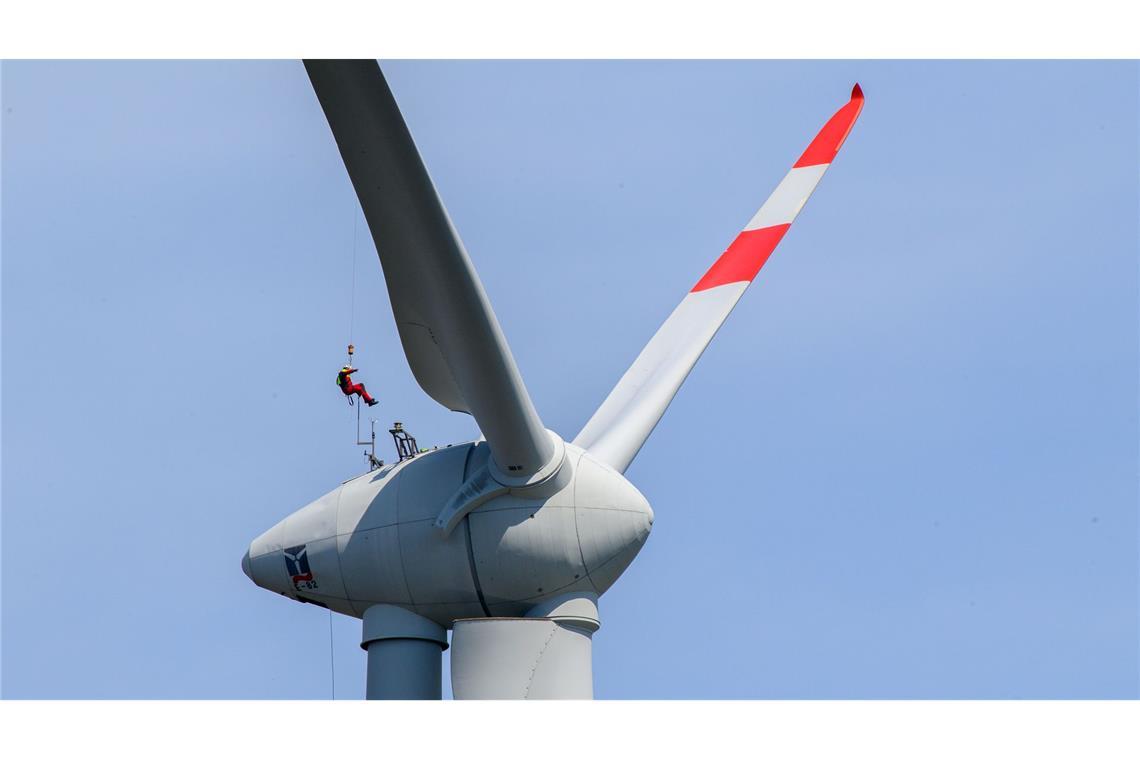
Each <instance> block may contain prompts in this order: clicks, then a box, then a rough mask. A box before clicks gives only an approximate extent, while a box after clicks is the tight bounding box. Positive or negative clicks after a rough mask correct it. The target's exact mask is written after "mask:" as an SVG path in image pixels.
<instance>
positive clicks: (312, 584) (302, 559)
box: [283, 544, 317, 591]
mask: <svg viewBox="0 0 1140 760" xmlns="http://www.w3.org/2000/svg"><path fill="white" fill-rule="evenodd" d="M283 553H284V555H285V572H287V573H289V576H290V577H291V578H292V579H293V588H295V589H296V590H297V591H302V590H310V591H311V590H312V589H315V588H317V582H316V581H315V580H313V571H312V570H311V569H310V568H309V555H308V553H307V552H306V551H305V544H301V545H300V546H293V547H290V548H288V549H285V550H283Z"/></svg>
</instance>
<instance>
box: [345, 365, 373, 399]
mask: <svg viewBox="0 0 1140 760" xmlns="http://www.w3.org/2000/svg"><path fill="white" fill-rule="evenodd" d="M355 371H356V368H355V367H353V366H351V365H349V364H346V365H344V366H343V367H341V369H340V372H337V373H336V384H337V385H339V386H340V390H341V393H343V394H344V395H346V396H348V403H350V404H351V403H352V394H354V393H355V394H356V395H357V396H360V397H361V398H362V399H364V403H366V404H368V405H369V406H375V405H376V403H377V402H376V399H374V398H372V397H371V396H369V395H368V391H367V390H365V388H364V383H354V382H352V378H351V377H349V375H351V374H352V373H353V372H355Z"/></svg>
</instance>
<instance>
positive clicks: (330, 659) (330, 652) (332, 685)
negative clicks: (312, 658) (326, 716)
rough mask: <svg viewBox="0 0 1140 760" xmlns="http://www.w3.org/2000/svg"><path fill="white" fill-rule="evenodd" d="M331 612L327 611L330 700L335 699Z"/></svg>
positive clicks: (334, 662)
mask: <svg viewBox="0 0 1140 760" xmlns="http://www.w3.org/2000/svg"><path fill="white" fill-rule="evenodd" d="M332 616H333V612H332V609H331V608H330V609H329V681H330V686H329V689H330V694H331V696H330V699H336V661H335V660H334V659H333V621H332Z"/></svg>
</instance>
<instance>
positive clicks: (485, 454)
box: [242, 441, 653, 627]
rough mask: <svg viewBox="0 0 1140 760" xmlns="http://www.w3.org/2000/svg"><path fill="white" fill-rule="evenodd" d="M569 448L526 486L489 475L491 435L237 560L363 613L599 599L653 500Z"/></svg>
mask: <svg viewBox="0 0 1140 760" xmlns="http://www.w3.org/2000/svg"><path fill="white" fill-rule="evenodd" d="M558 443H559V445H560V446H561V445H563V444H561V442H560V441H559V442H558ZM564 446H565V455H564V458H563V460H562V464H561V468H560V469H559V471H558V473H557V475H555V476H552V477H551V478H549V480H547V481H546V482H544V483H541V484H539V485H532V486H529V487H522V488H520V487H517V486H516V487H513V488H511V487H508V486H505V485H502V484H501V483H500V482H499V481H497V480H493V479H492V478H490V477H488V476H487V475H486V473H487V472H488V471H490V472H497V471H496V470H495V468H494V462H491V461H488V460H489V455H490V449H489V447H488V446H487V444H486V443H485V442H474V443H465V444H459V445H455V446H449V447H447V448H444V449H438V450H435V451H431V452H427V453H424V454H420V455H419V456H416V457H415V458H413V459H408V460H405V461H403V462H398V463H396V464H392V465H388V466H386V467H383V468H381V469H379V470H375V471H373V472H370V473H368V474H366V475H361V476H359V477H357V478H353V479H351V480H348V481H345V482H344V483H343V484H341V486H340V487H339V488H337V489H336V490H334V491H332V492H330V493H328V494H326V495H324V496H322V497H321V498H319V499H317V500H316V501H314V502H313V503H311V504H309V505H308V506H306V507H304V508H302V509H300V510H298V511H296V512H294V513H293V514H292V515H290V516H289V517H287V518H285V519H284V520H282V521H281V522H279V523H278V524H277V525H275V526H274V527H273V528H271V529H270V530H268V531H267V532H265V533H264V534H262V535H261V536H260V537H258V538H257V539H255V540H254V541H253V543H252V544H251V545H250V548H249V551H248V552H247V554H246V556H245V557H243V558H242V569H243V570H244V571H245V572H246V574H247V575H248V576H249V577H250V578H251V579H252V580H253V582H254V583H256V584H257V585H259V586H261V587H263V588H267V589H270V590H272V591H277V592H279V593H281V594H284V595H285V596H288V597H290V598H292V599H295V600H297V601H301V602H310V603H315V604H319V605H322V606H325V607H329V608H331V609H332V610H335V611H336V612H341V613H344V614H346V615H352V616H354V617H361V616H363V614H364V611H365V610H366V609H367V608H368V607H371V606H373V605H375V604H392V605H399V606H401V607H404V608H406V609H409V610H411V611H413V612H415V613H417V614H419V615H422V616H424V617H426V618H428V619H430V620H433V621H435V622H437V623H439V624H440V625H443V626H445V627H450V626H451V624H452V621H454V620H457V619H459V618H470V617H485V616H488V615H490V616H494V617H513V616H521V615H523V614H524V613H525V612H526V611H527V610H528V609H530V608H531V607H533V606H534V605H536V604H538V603H540V602H542V601H545V600H547V599H550V598H552V597H556V596H560V595H563V594H567V593H572V592H588V593H594V594H598V595H601V594H602V593H604V592H605V591H606V590H607V589H609V587H610V586H611V585H613V583H614V581H616V580H617V578H618V576H620V575H621V574H622V572H623V571H624V570H625V569H626V568H627V567H628V566H629V564H630V562H632V561H633V558H634V557H635V556H637V553H638V551H639V550H640V549H641V547H642V546H643V545H644V544H645V540H646V539H647V538H648V537H649V531H650V528H651V527H652V525H653V510H652V509H651V508H650V506H649V503H648V502H647V501H646V500H645V497H644V496H642V495H641V493H640V492H639V491H638V490H637V489H636V488H635V487H634V486H633V485H632V484H631V483H630V482H629V481H628V480H626V479H625V477H624V476H623V475H622V474H621V473H619V472H617V471H616V470H614V469H613V468H612V467H609V466H608V465H606V464H603V463H602V462H600V461H598V460H597V459H595V458H593V457H591V456H590V454H589V453H588V452H585V451H584V450H583V449H581V448H579V447H577V446H574V445H572V444H564ZM480 476H482V478H481V479H480ZM487 483H490V484H491V486H492V487H493V488H492V489H491V490H488V488H487V485H486V484H487ZM473 484H475V485H474V486H473ZM479 488H482V492H481V495H479V493H478V491H479ZM473 492H476V498H475V499H474V500H473V501H472V500H470V499H468V495H470V494H471V493H473ZM464 499H468V500H467V506H466V507H465V508H463V509H458V510H457V505H459V506H462V504H463V502H464ZM475 503H477V506H473V507H472V506H471V504H475ZM449 510H450V511H449ZM447 515H450V516H451V517H450V520H445V517H446V516H447ZM445 522H446V523H448V524H447V525H445V524H444V523H445Z"/></svg>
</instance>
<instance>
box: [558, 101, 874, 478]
mask: <svg viewBox="0 0 1140 760" xmlns="http://www.w3.org/2000/svg"><path fill="white" fill-rule="evenodd" d="M862 108H863V91H862V90H861V89H860V88H859V85H855V88H854V89H853V90H852V92H851V100H850V101H849V102H848V103H847V104H846V105H845V106H843V107H842V108H840V109H839V110H838V111H837V112H836V113H835V115H834V116H832V117H831V119H830V121H828V122H827V124H825V125H824V127H823V129H821V130H820V131H819V134H817V135H816V137H815V139H814V140H812V142H811V145H809V146H808V148H807V150H805V151H804V153H803V155H801V156H800V158H799V160H798V161H796V163H795V164H794V165H793V167H792V170H791V171H790V172H788V174H787V175H786V176H785V177H784V179H783V181H782V182H780V184H779V185H778V186H777V187H776V189H775V190H774V191H773V192H772V195H771V196H769V198H768V200H767V201H765V202H764V205H763V206H761V207H760V210H759V211H757V212H756V215H755V216H753V217H752V221H750V222H749V223H748V225H747V226H746V227H745V228H744V230H743V231H742V232H741V233H740V234H739V235H738V236H737V237H736V239H735V240H734V241H733V242H732V245H730V246H729V247H728V250H726V251H725V252H724V253H723V254H722V255H721V257H720V258H719V259H717V261H716V263H715V264H713V265H712V267H711V268H710V269H709V270H708V271H707V272H706V273H705V275H704V277H702V278H701V279H700V280H699V281H698V282H697V284H696V285H694V286H693V289H692V290H691V291H690V292H689V294H688V295H687V296H685V298H684V299H683V300H682V301H681V303H680V305H679V306H677V308H676V309H675V310H674V311H673V313H672V314H671V315H669V318H668V319H667V320H665V323H664V324H663V325H662V326H661V328H660V329H659V330H658V331H657V334H656V335H654V336H653V338H652V340H650V341H649V343H648V344H647V345H646V346H645V348H644V349H643V350H642V351H641V354H640V355H639V356H638V357H637V359H636V360H635V361H634V362H633V365H632V366H630V368H629V370H627V371H626V373H625V374H624V375H623V376H622V378H621V380H619V381H618V384H617V385H616V386H614V389H613V390H612V391H610V395H609V396H608V397H606V400H605V401H604V402H602V405H601V406H600V407H598V410H597V411H596V412H594V416H593V417H591V418H590V421H589V422H587V423H586V426H585V427H583V428H582V431H581V432H580V433H578V437H577V438H575V439H574V443H575V444H576V445H578V446H581V447H583V448H586V449H589V450H590V453H591V454H593V455H594V456H595V457H596V458H598V459H601V460H602V461H604V462H606V463H607V464H609V465H611V466H612V467H613V468H614V469H616V470H618V471H619V472H625V469H626V468H627V467H629V463H630V462H632V461H633V458H634V457H635V456H637V452H638V451H640V450H641V447H642V446H643V445H644V444H645V441H646V439H647V438H649V434H650V433H652V432H653V428H654V427H656V426H657V422H658V421H659V420H660V419H661V416H662V415H663V414H664V413H665V409H666V408H668V406H669V402H670V401H672V400H673V396H675V395H676V394H677V391H678V389H680V387H681V384H682V383H684V382H685V378H686V377H688V376H689V372H690V371H691V370H692V369H693V365H695V364H696V363H697V360H698V359H699V358H700V357H701V354H702V353H703V352H704V350H705V347H706V346H708V344H709V342H710V341H711V340H712V339H713V336H714V335H716V331H717V330H719V329H720V326H721V325H722V324H723V323H724V320H725V319H727V318H728V315H729V313H730V312H731V311H732V308H733V307H734V306H736V302H737V301H739V300H740V297H741V296H742V295H744V291H745V290H746V289H747V288H748V286H749V284H751V282H752V279H753V278H754V277H755V276H756V274H757V273H758V272H759V271H760V268H761V267H762V266H764V262H766V261H767V260H768V257H769V256H770V255H771V254H772V251H774V250H775V249H776V246H777V245H778V244H779V242H780V240H781V239H782V238H783V237H784V233H786V232H787V231H788V227H790V226H791V224H792V221H793V220H794V219H795V218H796V215H797V214H798V213H799V212H800V209H801V208H803V205H804V203H806V202H807V199H808V197H809V196H811V194H812V191H813V190H815V188H816V185H818V184H819V180H820V179H821V178H822V177H823V173H824V172H825V171H827V167H828V166H829V165H830V164H831V161H832V160H833V159H834V158H835V155H836V154H837V153H838V152H839V148H840V147H841V146H842V145H843V141H844V140H846V139H847V134H848V133H849V132H850V131H851V127H852V126H854V124H855V120H856V119H857V118H858V117H859V112H860V111H861V110H862Z"/></svg>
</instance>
